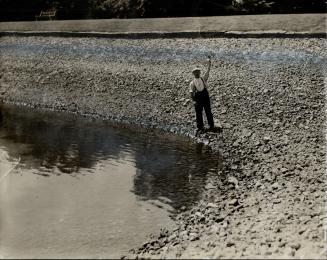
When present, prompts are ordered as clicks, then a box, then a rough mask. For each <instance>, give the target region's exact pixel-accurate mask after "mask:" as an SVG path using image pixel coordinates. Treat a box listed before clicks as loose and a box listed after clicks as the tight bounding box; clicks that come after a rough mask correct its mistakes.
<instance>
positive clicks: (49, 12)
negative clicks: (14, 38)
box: [35, 9, 57, 21]
mask: <svg viewBox="0 0 327 260" xmlns="http://www.w3.org/2000/svg"><path fill="white" fill-rule="evenodd" d="M56 13H57V11H56V10H55V9H50V10H46V11H41V13H40V15H35V19H36V21H37V20H38V19H43V18H48V19H49V20H52V18H54V17H55V16H56Z"/></svg>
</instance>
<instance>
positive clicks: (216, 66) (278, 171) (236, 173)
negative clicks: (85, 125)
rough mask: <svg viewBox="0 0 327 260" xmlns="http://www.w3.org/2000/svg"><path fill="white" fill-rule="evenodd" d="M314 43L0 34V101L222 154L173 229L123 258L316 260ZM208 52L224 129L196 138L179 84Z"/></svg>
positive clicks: (321, 71) (319, 48)
mask: <svg viewBox="0 0 327 260" xmlns="http://www.w3.org/2000/svg"><path fill="white" fill-rule="evenodd" d="M324 41H325V40H324V39H322V38H260V39H259V38H241V39H240V38H210V39H204V38H203V39H201V38H197V39H183V38H178V39H118V38H117V39H101V38H59V37H9V36H8V37H2V38H1V39H0V48H1V53H0V55H1V56H0V58H1V67H0V70H1V74H0V75H1V81H0V83H1V85H0V100H1V101H3V102H13V103H17V104H22V105H26V106H32V107H40V108H44V109H53V110H60V111H70V112H75V113H79V114H81V115H85V116H93V117H99V118H103V119H108V120H113V121H117V122H122V123H128V124H135V125H139V126H142V127H149V128H151V127H155V128H161V129H164V130H166V131H170V132H174V133H176V134H180V135H185V136H188V137H190V138H191V139H193V140H194V141H195V142H202V143H205V144H207V145H208V147H209V148H210V149H211V150H214V151H219V152H220V154H221V155H222V157H223V168H222V169H221V170H220V171H218V172H216V173H215V174H212V176H211V178H210V179H209V180H208V184H207V186H206V187H207V189H206V191H205V192H204V193H203V194H202V200H200V202H199V203H198V204H197V205H196V206H195V207H194V208H192V209H190V210H187V211H184V212H180V213H179V214H178V215H177V216H176V221H177V223H178V228H177V229H176V230H162V231H161V232H158V234H157V235H155V236H154V237H153V238H152V239H150V240H149V241H148V242H146V243H144V245H143V246H140V248H137V249H134V250H131V252H130V255H129V256H128V257H131V258H135V257H143V258H179V257H181V258H254V257H256V258H266V257H269V258H300V257H303V258H326V257H327V255H326V247H325V244H326V241H325V240H324V232H325V231H324V221H326V217H325V216H326V208H325V205H326V195H325V191H326V176H325V154H326V152H325V136H324V125H325V90H324V79H325V73H326V50H325V46H324ZM207 55H211V56H212V57H213V67H212V72H211V75H210V80H209V85H210V88H209V92H210V95H211V100H212V109H213V114H214V118H215V121H216V122H217V124H219V125H221V126H222V131H219V132H216V133H212V132H207V133H203V134H200V135H197V136H196V135H195V131H194V130H195V112H194V108H193V107H192V102H190V100H189V95H188V84H189V82H190V80H191V79H192V76H191V70H192V68H193V67H194V66H196V65H199V66H202V67H203V63H204V61H205V59H206V56H207ZM217 160H218V157H217Z"/></svg>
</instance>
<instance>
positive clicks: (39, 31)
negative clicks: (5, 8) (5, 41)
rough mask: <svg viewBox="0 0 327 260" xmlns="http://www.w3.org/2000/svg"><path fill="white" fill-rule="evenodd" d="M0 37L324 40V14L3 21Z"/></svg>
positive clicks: (0, 25)
mask: <svg viewBox="0 0 327 260" xmlns="http://www.w3.org/2000/svg"><path fill="white" fill-rule="evenodd" d="M0 35H1V36H2V35H16V36H66V37H73V36H74V37H107V38H117V37H119V38H146V39H149V38H167V37H170V38H176V37H183V38H186V37H190V38H199V37H200V38H201V37H276V36H277V37H306V38H308V37H314V38H316V37H326V14H324V13H321V14H279V15H278V14H275V15H271V14H268V15H233V16H213V17H183V18H182V17H179V18H147V19H98V20H67V21H42V22H40V21H32V22H2V23H0Z"/></svg>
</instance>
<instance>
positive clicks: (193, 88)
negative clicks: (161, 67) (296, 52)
mask: <svg viewBox="0 0 327 260" xmlns="http://www.w3.org/2000/svg"><path fill="white" fill-rule="evenodd" d="M207 61H208V69H207V72H206V73H205V74H204V76H203V77H201V70H200V69H199V68H195V69H193V70H192V73H193V76H194V79H193V80H192V82H191V83H190V93H191V97H192V99H193V101H194V107H195V113H196V125H197V128H198V131H202V130H203V116H202V112H203V109H204V111H205V113H206V116H207V120H208V124H209V127H210V130H213V129H214V122H213V116H212V113H211V106H210V98H209V93H208V90H207V87H208V84H207V81H208V78H209V72H210V68H211V59H210V56H209V58H208V60H207Z"/></svg>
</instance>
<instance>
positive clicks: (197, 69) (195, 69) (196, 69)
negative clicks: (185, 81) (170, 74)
mask: <svg viewBox="0 0 327 260" xmlns="http://www.w3.org/2000/svg"><path fill="white" fill-rule="evenodd" d="M195 71H201V69H200V68H198V67H196V68H194V69H193V70H192V73H193V72H195Z"/></svg>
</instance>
